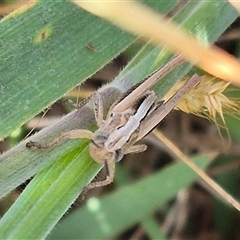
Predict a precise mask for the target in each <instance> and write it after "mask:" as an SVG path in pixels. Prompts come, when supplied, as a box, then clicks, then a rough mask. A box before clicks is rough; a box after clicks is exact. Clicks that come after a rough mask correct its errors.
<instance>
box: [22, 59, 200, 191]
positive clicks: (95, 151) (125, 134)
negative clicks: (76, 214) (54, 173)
mask: <svg viewBox="0 0 240 240" xmlns="http://www.w3.org/2000/svg"><path fill="white" fill-rule="evenodd" d="M183 62H184V59H183V58H182V57H181V56H177V57H175V58H174V59H172V60H171V61H170V62H169V63H168V64H166V65H165V66H164V67H162V68H160V69H158V70H157V71H155V72H154V73H153V74H152V75H150V77H148V78H146V79H144V80H143V81H142V82H141V84H139V85H137V86H134V87H133V89H131V90H130V91H128V92H127V93H126V94H125V95H124V96H123V97H122V98H121V99H119V100H118V101H117V102H115V103H114V104H113V105H112V106H111V107H110V110H109V111H108V114H107V117H106V120H104V119H103V106H102V100H101V95H100V94H99V93H98V92H96V93H94V94H93V95H92V100H93V106H94V114H95V118H96V122H97V126H98V130H97V131H96V132H94V133H92V132H91V131H89V130H85V129H76V130H72V131H69V132H65V133H63V134H61V135H60V136H59V137H58V138H56V139H55V140H53V141H52V142H50V143H47V144H39V143H36V142H28V143H27V145H26V146H27V147H29V148H31V147H37V148H50V147H53V146H54V145H56V144H58V143H59V142H60V141H62V140H64V139H76V138H88V139H91V144H90V155H91V156H92V158H93V159H94V160H95V161H96V162H98V163H100V164H104V165H105V167H106V169H107V177H106V179H105V180H104V181H99V182H93V183H91V184H89V185H88V186H87V187H85V189H84V193H85V192H86V191H87V190H89V189H92V188H95V187H100V186H104V185H108V184H110V183H111V182H112V181H113V179H114V173H115V163H116V162H119V161H120V160H121V159H122V158H123V156H124V155H125V154H129V153H139V152H143V151H145V150H146V149H147V146H146V145H144V144H140V145H135V143H136V142H138V141H139V140H140V139H142V138H143V137H144V136H146V135H147V134H148V133H149V132H150V131H151V130H152V129H153V128H154V127H156V125H157V124H158V123H159V122H160V121H161V120H162V119H163V118H164V117H165V116H166V115H167V114H168V113H169V112H170V111H171V110H172V109H173V108H174V107H175V106H176V105H177V103H178V102H179V100H180V99H181V98H182V97H183V96H184V95H185V94H186V93H187V92H189V91H190V90H191V89H193V88H194V87H195V86H196V85H197V84H198V83H199V81H200V78H199V77H198V76H197V75H193V76H192V77H191V78H190V79H189V80H188V82H187V83H186V84H185V85H184V86H183V87H182V88H181V89H180V90H179V91H178V92H177V93H175V94H174V95H173V96H172V98H171V99H169V100H168V101H167V102H165V103H162V102H159V101H158V97H157V95H156V94H155V92H154V91H151V90H149V89H150V88H151V87H152V86H153V85H154V84H155V83H156V82H157V81H159V79H161V78H162V77H163V76H165V75H166V74H168V73H169V72H170V71H171V70H172V69H173V68H175V67H177V66H179V65H181V64H182V63H183Z"/></svg>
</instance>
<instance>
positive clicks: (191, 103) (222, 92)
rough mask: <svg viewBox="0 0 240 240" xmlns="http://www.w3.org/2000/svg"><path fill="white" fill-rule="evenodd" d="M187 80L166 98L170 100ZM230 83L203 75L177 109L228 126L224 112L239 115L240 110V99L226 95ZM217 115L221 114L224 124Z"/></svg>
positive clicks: (174, 88)
mask: <svg viewBox="0 0 240 240" xmlns="http://www.w3.org/2000/svg"><path fill="white" fill-rule="evenodd" d="M186 81H187V78H186V79H184V80H182V81H180V82H179V83H177V84H176V85H175V86H174V87H173V88H172V89H171V90H170V91H169V92H168V93H167V95H166V96H165V97H164V100H168V99H169V98H170V97H171V96H172V95H173V94H174V93H175V92H176V91H178V90H179V89H180V88H181V87H182V86H183V85H184V84H185V83H186ZM229 84H230V83H227V82H224V81H220V80H217V79H216V78H215V77H212V76H202V77H201V82H200V83H199V84H198V85H197V86H196V87H195V89H193V90H192V91H190V92H189V93H188V94H186V95H185V96H184V97H183V99H182V100H181V101H180V102H179V103H178V105H177V106H176V109H178V110H182V111H183V112H186V113H191V114H194V115H197V116H200V117H204V118H207V119H209V120H211V121H213V122H214V123H215V124H216V125H217V126H218V127H219V126H221V125H222V127H224V128H226V123H225V119H224V114H230V115H237V114H238V113H239V110H240V107H239V104H238V103H239V102H238V100H237V99H236V98H231V97H227V95H226V93H227V91H228V90H227V88H228V86H229ZM217 116H220V120H221V121H222V124H220V123H219V122H218V120H217Z"/></svg>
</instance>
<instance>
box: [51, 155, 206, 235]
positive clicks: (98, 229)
mask: <svg viewBox="0 0 240 240" xmlns="http://www.w3.org/2000/svg"><path fill="white" fill-rule="evenodd" d="M194 163H196V164H197V165H198V166H199V167H200V168H205V167H206V166H207V165H208V164H209V163H210V160H209V159H208V158H206V157H203V156H198V157H194ZM196 178H197V175H196V173H194V172H193V171H192V170H191V169H189V168H188V167H187V166H186V165H184V164H183V163H178V164H174V165H171V166H169V167H166V168H165V169H163V170H161V171H159V172H157V173H155V174H152V175H151V176H149V177H146V178H145V179H143V180H140V181H138V182H136V183H133V184H129V185H128V186H124V187H122V188H120V189H119V190H117V191H115V192H114V193H112V194H109V195H107V196H105V197H102V198H101V199H98V198H93V199H90V200H89V201H88V202H87V204H86V206H84V207H83V208H81V209H79V210H77V211H76V212H74V213H72V214H71V215H69V216H67V217H66V219H64V220H63V221H62V222H60V223H59V225H58V226H57V228H56V229H55V230H53V232H52V233H51V234H50V236H49V237H48V239H66V238H68V239H70V238H71V239H96V238H97V239H106V238H113V237H114V236H116V235H117V234H118V233H120V232H121V231H123V230H124V229H127V228H129V227H131V226H132V225H134V224H136V223H138V222H139V221H141V219H144V218H145V216H148V215H149V214H150V213H152V212H153V211H154V210H156V209H157V208H159V207H160V206H161V205H163V204H164V203H166V201H169V200H171V199H172V198H173V197H174V196H176V194H177V193H178V191H179V190H180V189H182V188H184V187H186V186H187V185H188V184H190V183H191V182H193V181H194V180H196ZM116 216H117V217H116ZM126 216H127V217H126ZM89 227H91V231H89Z"/></svg>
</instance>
